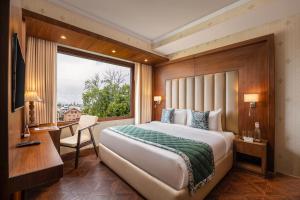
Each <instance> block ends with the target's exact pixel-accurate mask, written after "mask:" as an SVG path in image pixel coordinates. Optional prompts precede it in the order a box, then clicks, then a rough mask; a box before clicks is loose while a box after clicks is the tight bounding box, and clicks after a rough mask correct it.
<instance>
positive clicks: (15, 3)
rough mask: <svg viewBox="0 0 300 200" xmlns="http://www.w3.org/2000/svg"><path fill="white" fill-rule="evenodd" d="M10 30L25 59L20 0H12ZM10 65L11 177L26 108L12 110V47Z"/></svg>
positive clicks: (9, 135)
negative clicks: (13, 148)
mask: <svg viewBox="0 0 300 200" xmlns="http://www.w3.org/2000/svg"><path fill="white" fill-rule="evenodd" d="M10 12H11V13H10V30H9V43H11V40H12V36H13V34H14V33H17V34H18V38H19V42H20V46H21V51H22V54H23V58H24V59H25V50H26V48H25V44H26V42H25V41H24V40H25V37H26V36H25V35H26V33H25V31H26V30H25V26H24V22H23V20H22V7H21V1H20V0H11V7H10ZM8 51H9V59H10V62H9V65H8V79H9V80H8V137H9V138H8V141H9V146H8V148H9V162H8V164H9V177H10V172H11V169H12V166H13V165H14V163H13V162H12V161H13V160H14V159H13V158H14V157H16V156H19V155H18V154H16V152H15V151H12V150H11V149H12V147H14V146H15V145H16V143H17V141H19V140H18V139H19V138H20V136H21V132H22V131H23V127H24V108H19V109H17V110H16V111H15V112H11V96H12V95H11V93H12V91H11V57H12V54H11V52H12V47H11V46H10V47H9V49H8Z"/></svg>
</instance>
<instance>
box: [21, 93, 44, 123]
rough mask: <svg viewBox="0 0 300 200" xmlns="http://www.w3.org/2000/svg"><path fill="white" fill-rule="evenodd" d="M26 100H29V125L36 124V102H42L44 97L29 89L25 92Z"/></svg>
mask: <svg viewBox="0 0 300 200" xmlns="http://www.w3.org/2000/svg"><path fill="white" fill-rule="evenodd" d="M25 101H28V102H29V124H28V125H29V126H34V125H36V123H35V117H34V102H40V101H42V99H41V98H40V97H39V96H38V95H37V92H36V91H33V90H29V91H26V92H25Z"/></svg>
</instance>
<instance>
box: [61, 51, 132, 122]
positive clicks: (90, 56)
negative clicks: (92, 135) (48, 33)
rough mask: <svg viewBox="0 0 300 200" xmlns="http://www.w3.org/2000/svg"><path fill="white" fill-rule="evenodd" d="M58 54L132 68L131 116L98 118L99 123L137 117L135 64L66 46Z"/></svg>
mask: <svg viewBox="0 0 300 200" xmlns="http://www.w3.org/2000/svg"><path fill="white" fill-rule="evenodd" d="M57 53H61V54H65V55H70V56H75V57H79V58H85V59H89V60H94V61H98V62H104V63H109V64H114V65H119V66H121V67H127V68H130V114H129V116H115V117H102V118H98V122H103V121H113V120H122V119H131V118H134V117H135V114H134V112H135V111H134V108H135V82H134V74H135V73H134V63H130V62H126V61H122V60H118V59H114V58H111V57H105V56H101V55H96V54H93V53H92V52H86V51H83V50H77V49H72V48H68V47H65V46H57Z"/></svg>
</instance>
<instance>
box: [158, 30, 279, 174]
mask: <svg viewBox="0 0 300 200" xmlns="http://www.w3.org/2000/svg"><path fill="white" fill-rule="evenodd" d="M153 70H154V72H153V96H162V102H161V104H160V105H158V106H157V107H156V108H153V120H159V119H160V115H161V111H162V108H164V107H165V95H166V94H165V81H166V80H168V79H177V78H183V77H191V76H198V75H203V74H214V73H218V72H225V71H238V73H239V91H238V110H239V112H238V116H239V117H238V124H239V132H240V133H242V131H243V130H254V121H258V122H260V126H261V130H262V137H263V138H264V139H267V140H268V170H269V171H274V149H275V66H274V35H273V34H271V35H265V36H262V37H258V38H254V39H251V40H247V41H243V42H239V43H236V44H232V45H228V46H224V47H220V48H217V49H213V50H209V51H206V52H202V53H198V54H195V55H191V56H188V57H184V58H180V59H176V60H172V61H169V62H164V63H160V64H158V65H156V66H155V67H154V68H153ZM245 93H258V94H259V96H260V97H259V98H260V101H259V102H257V104H256V108H255V118H254V119H253V118H250V117H249V115H248V110H249V103H245V102H244V100H243V96H244V94H245Z"/></svg>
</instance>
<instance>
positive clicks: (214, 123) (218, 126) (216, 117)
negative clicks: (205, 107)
mask: <svg viewBox="0 0 300 200" xmlns="http://www.w3.org/2000/svg"><path fill="white" fill-rule="evenodd" d="M221 112H222V109H221V108H220V109H218V110H213V111H210V112H209V117H208V129H209V130H212V131H222V121H221Z"/></svg>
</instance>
